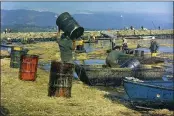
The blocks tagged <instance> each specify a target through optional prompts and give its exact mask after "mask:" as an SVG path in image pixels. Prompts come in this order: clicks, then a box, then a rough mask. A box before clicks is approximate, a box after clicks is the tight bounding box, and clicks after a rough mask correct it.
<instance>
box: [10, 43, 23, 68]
mask: <svg viewBox="0 0 174 116" xmlns="http://www.w3.org/2000/svg"><path fill="white" fill-rule="evenodd" d="M24 54H26V53H25V52H24V51H23V48H22V47H18V46H13V47H12V48H11V54H10V67H11V68H19V67H20V58H21V55H24Z"/></svg>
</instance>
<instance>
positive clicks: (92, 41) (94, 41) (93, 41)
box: [84, 40, 98, 43]
mask: <svg viewBox="0 0 174 116" xmlns="http://www.w3.org/2000/svg"><path fill="white" fill-rule="evenodd" d="M97 42H98V40H91V41H89V40H87V41H84V43H97Z"/></svg>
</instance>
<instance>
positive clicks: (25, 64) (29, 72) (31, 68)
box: [19, 55, 38, 81]
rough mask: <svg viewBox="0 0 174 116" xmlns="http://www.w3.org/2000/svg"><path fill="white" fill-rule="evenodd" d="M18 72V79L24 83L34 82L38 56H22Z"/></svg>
mask: <svg viewBox="0 0 174 116" xmlns="http://www.w3.org/2000/svg"><path fill="white" fill-rule="evenodd" d="M20 61H21V63H20V65H21V66H20V70H19V79H21V80H25V81H35V80H36V74H37V65H38V56H37V55H22V56H21V60H20Z"/></svg>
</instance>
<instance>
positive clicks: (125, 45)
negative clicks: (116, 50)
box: [122, 38, 128, 52]
mask: <svg viewBox="0 0 174 116" xmlns="http://www.w3.org/2000/svg"><path fill="white" fill-rule="evenodd" d="M122 40H123V44H122V50H123V52H125V51H126V50H127V49H128V45H127V40H126V39H125V38H123V39H122Z"/></svg>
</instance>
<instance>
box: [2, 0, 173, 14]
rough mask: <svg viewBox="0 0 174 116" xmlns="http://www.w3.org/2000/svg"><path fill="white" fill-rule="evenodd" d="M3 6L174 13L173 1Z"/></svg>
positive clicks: (9, 5) (8, 7)
mask: <svg viewBox="0 0 174 116" xmlns="http://www.w3.org/2000/svg"><path fill="white" fill-rule="evenodd" d="M1 8H2V9H6V10H11V9H30V10H37V11H50V12H55V13H58V14H60V13H62V12H65V11H67V12H70V13H72V14H74V13H84V14H85V13H93V12H116V11H119V12H120V11H121V12H139V13H144V12H146V13H165V14H173V2H58V1H57V2H1Z"/></svg>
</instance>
